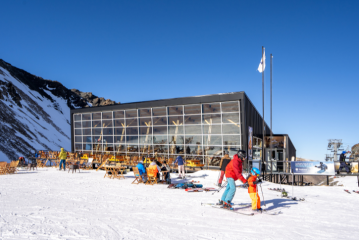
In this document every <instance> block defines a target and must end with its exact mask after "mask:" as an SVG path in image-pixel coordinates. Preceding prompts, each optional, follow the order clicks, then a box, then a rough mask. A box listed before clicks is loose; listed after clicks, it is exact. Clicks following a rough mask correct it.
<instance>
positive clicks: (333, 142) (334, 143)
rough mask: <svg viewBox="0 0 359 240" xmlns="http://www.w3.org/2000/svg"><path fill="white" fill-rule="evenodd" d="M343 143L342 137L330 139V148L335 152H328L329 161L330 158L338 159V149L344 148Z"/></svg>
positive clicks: (327, 158)
mask: <svg viewBox="0 0 359 240" xmlns="http://www.w3.org/2000/svg"><path fill="white" fill-rule="evenodd" d="M342 145H343V143H342V139H328V150H330V151H331V152H333V155H332V154H327V155H326V160H327V161H328V160H329V159H330V160H332V159H333V161H338V158H337V156H338V151H343V150H344V149H341V148H340V147H342Z"/></svg>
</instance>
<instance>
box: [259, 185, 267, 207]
mask: <svg viewBox="0 0 359 240" xmlns="http://www.w3.org/2000/svg"><path fill="white" fill-rule="evenodd" d="M259 186H260V187H261V192H262V197H263V203H264V206H265V207H266V201H265V200H264V194H263V189H262V184H259Z"/></svg>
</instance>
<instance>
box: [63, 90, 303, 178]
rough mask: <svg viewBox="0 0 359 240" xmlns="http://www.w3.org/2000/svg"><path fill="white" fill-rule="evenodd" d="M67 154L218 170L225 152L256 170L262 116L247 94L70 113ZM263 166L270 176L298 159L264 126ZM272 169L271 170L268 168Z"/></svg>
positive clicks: (283, 137)
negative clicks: (179, 162) (179, 160)
mask: <svg viewBox="0 0 359 240" xmlns="http://www.w3.org/2000/svg"><path fill="white" fill-rule="evenodd" d="M70 114H71V148H72V149H71V150H72V152H82V153H87V154H98V153H102V154H110V155H113V156H114V159H116V157H117V156H126V157H134V156H137V157H136V159H138V158H142V157H143V156H148V155H150V156H152V157H159V158H160V159H170V158H172V159H175V158H176V157H177V156H178V155H181V156H182V157H183V159H186V160H187V161H192V162H197V163H201V164H202V166H203V167H204V168H218V166H219V163H220V159H221V158H222V156H223V153H224V151H228V152H229V155H230V157H232V156H233V155H234V154H235V153H237V151H238V150H240V149H243V150H245V151H247V155H248V159H247V162H246V163H245V164H244V169H246V168H247V166H249V167H251V166H257V167H259V162H260V160H261V158H262V154H263V153H262V133H263V132H262V131H263V129H262V128H263V127H262V124H263V123H262V121H263V120H262V117H261V115H260V114H259V113H258V111H257V110H256V108H255V107H254V106H253V104H252V102H251V101H250V100H249V98H248V96H247V95H246V94H245V92H234V93H225V94H214V95H205V96H195V97H183V98H174V99H163V100H155V101H145V102H134V103H125V104H119V105H111V106H102V107H89V108H80V109H72V110H71V113H70ZM264 154H265V155H264V156H265V165H263V166H262V167H263V168H262V169H263V170H266V171H269V172H271V171H272V172H289V171H290V169H289V166H287V165H288V164H286V163H285V162H288V161H293V160H295V158H296V149H295V147H294V145H293V143H292V141H291V140H290V138H289V136H288V135H286V134H272V136H271V130H270V128H269V127H268V126H267V125H265V142H264ZM271 167H272V169H270V168H271Z"/></svg>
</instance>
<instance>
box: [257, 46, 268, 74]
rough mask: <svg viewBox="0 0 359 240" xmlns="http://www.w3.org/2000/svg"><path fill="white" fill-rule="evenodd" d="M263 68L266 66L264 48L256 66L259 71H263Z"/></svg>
mask: <svg viewBox="0 0 359 240" xmlns="http://www.w3.org/2000/svg"><path fill="white" fill-rule="evenodd" d="M263 59H264V60H263ZM262 64H263V68H262ZM265 68H266V51H265V50H264V51H263V56H262V59H261V62H260V63H259V66H258V72H260V73H261V72H263V71H264V69H265Z"/></svg>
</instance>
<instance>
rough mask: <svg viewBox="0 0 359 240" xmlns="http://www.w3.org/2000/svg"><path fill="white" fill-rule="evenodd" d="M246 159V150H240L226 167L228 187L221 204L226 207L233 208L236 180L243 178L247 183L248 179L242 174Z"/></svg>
mask: <svg viewBox="0 0 359 240" xmlns="http://www.w3.org/2000/svg"><path fill="white" fill-rule="evenodd" d="M245 159H246V151H243V150H239V151H238V153H237V154H235V155H234V156H233V159H232V161H230V162H229V163H228V165H227V167H226V171H225V175H226V178H227V187H226V190H225V191H224V193H223V195H222V198H221V202H220V203H221V204H223V207H224V208H227V209H232V199H233V198H234V195H235V194H236V183H235V181H236V180H238V179H239V180H241V181H242V182H243V183H247V180H246V179H245V178H244V177H243V175H242V164H243V161H244V160H245Z"/></svg>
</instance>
